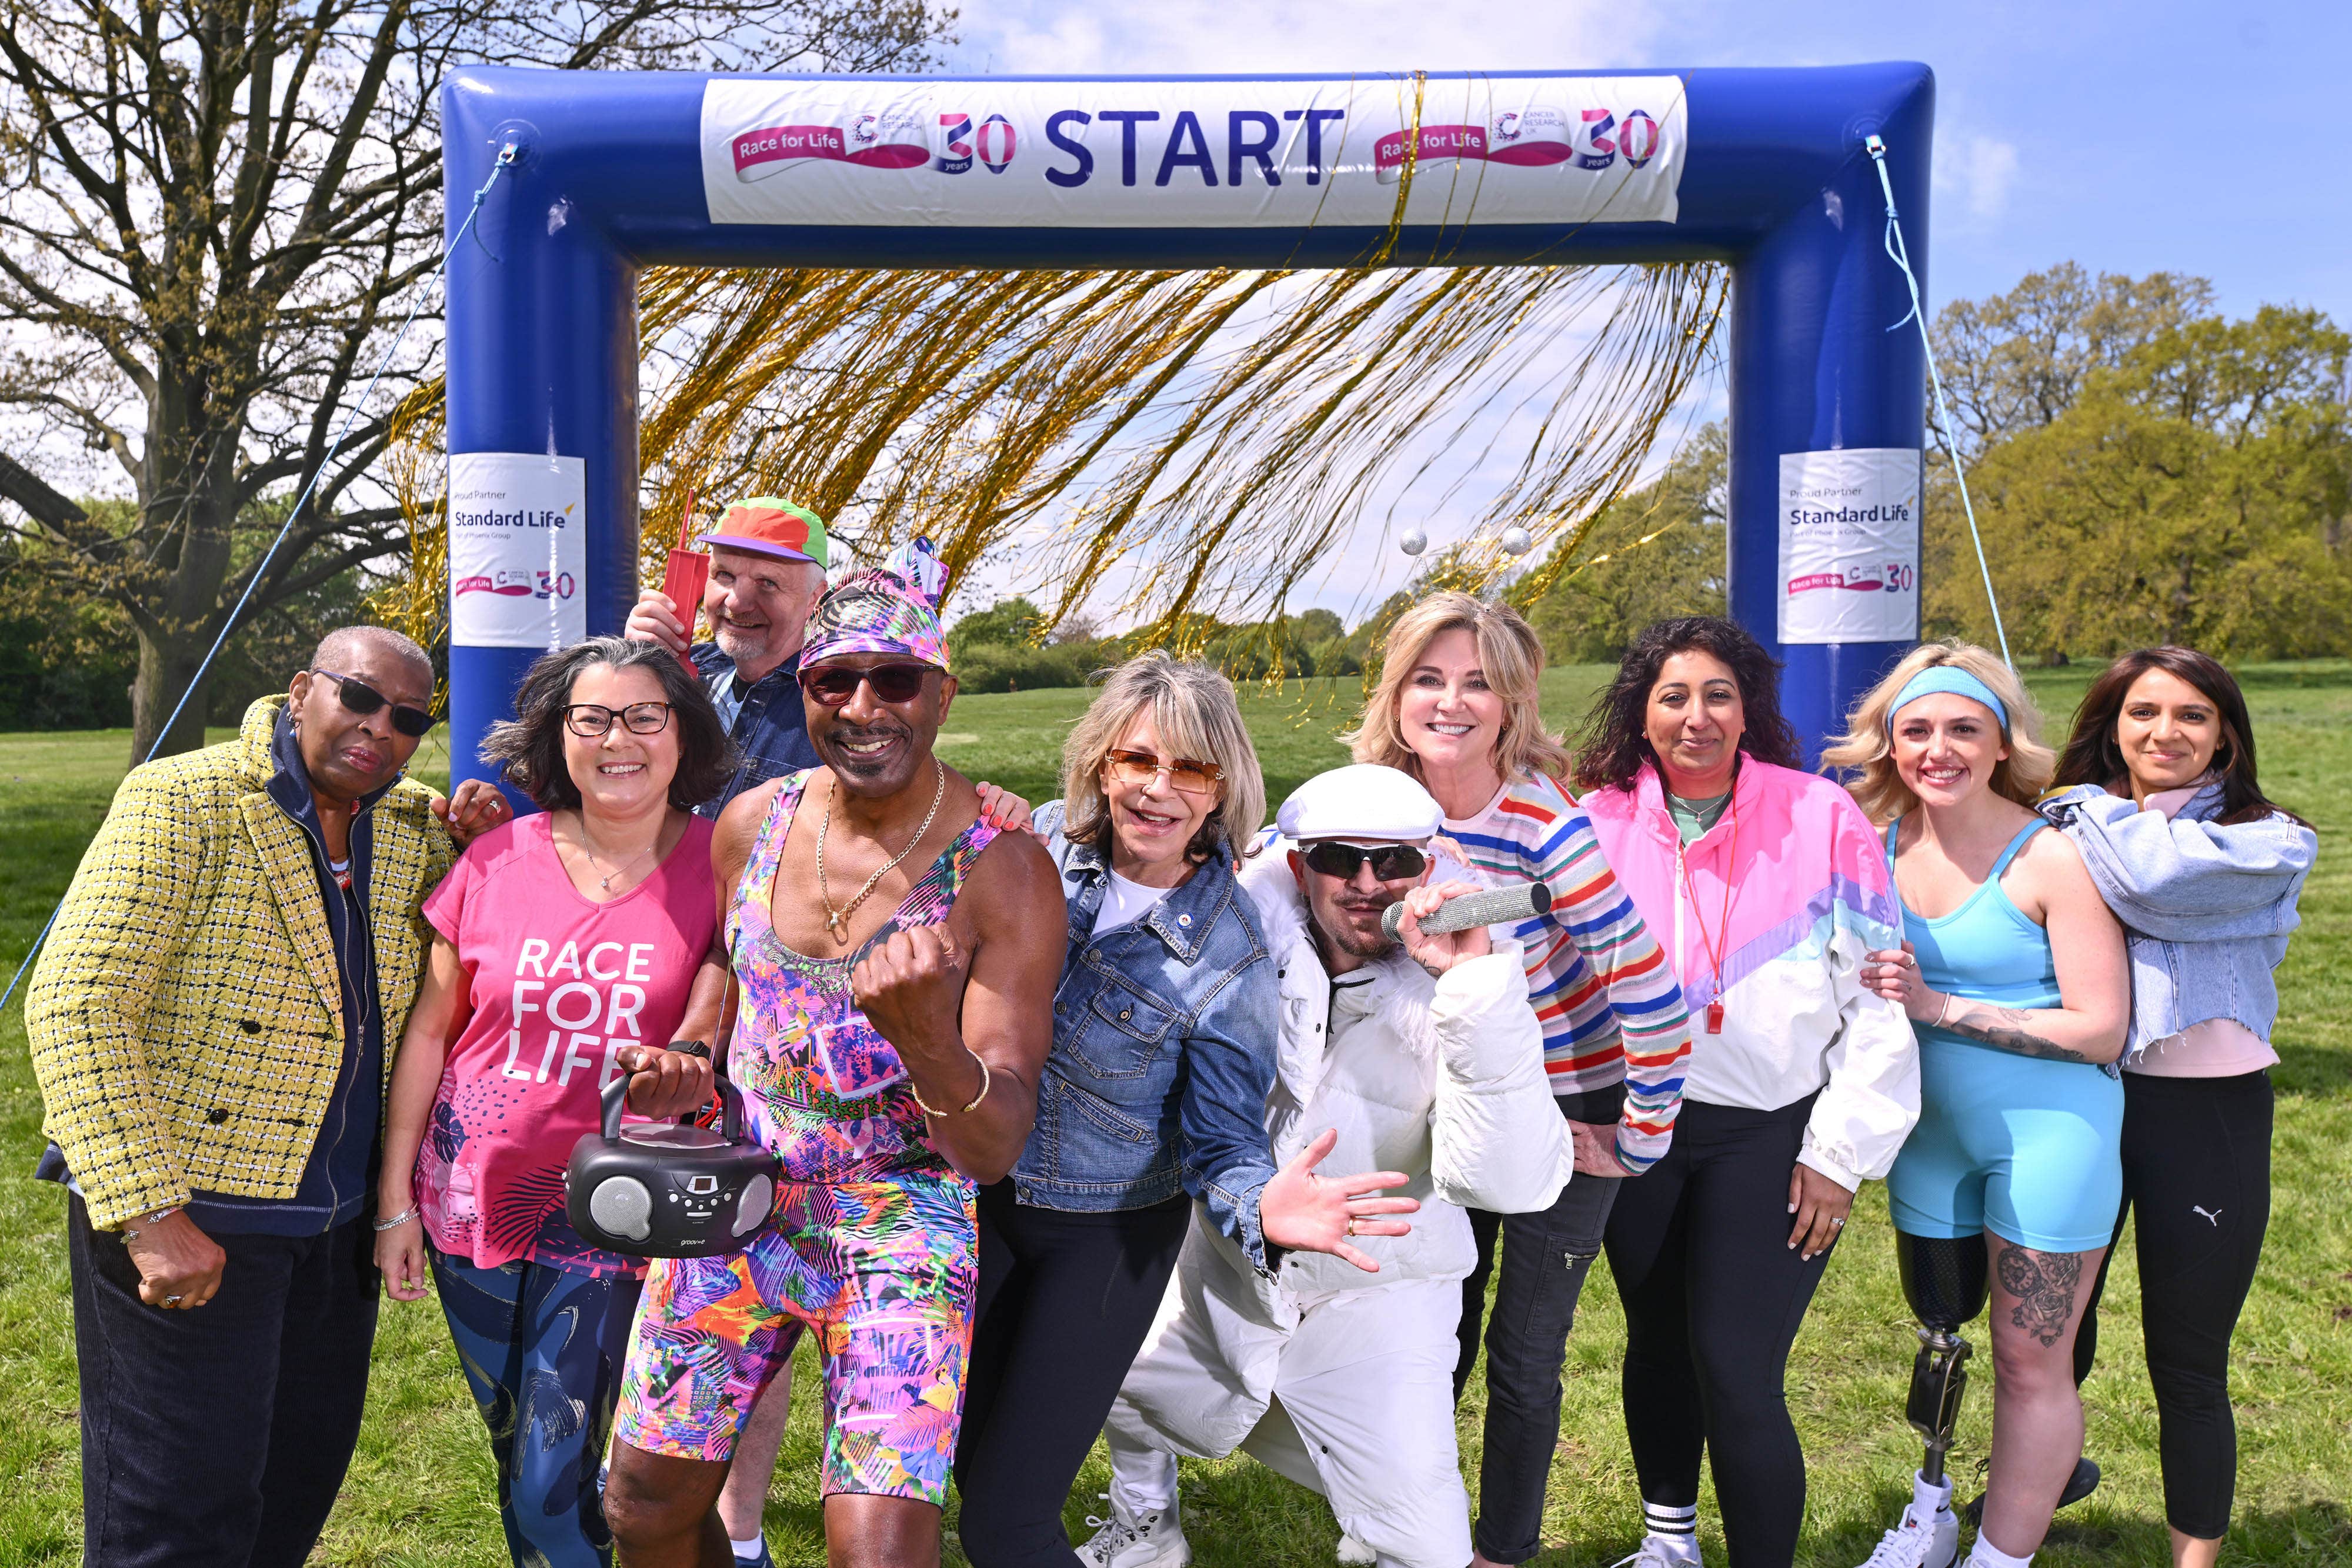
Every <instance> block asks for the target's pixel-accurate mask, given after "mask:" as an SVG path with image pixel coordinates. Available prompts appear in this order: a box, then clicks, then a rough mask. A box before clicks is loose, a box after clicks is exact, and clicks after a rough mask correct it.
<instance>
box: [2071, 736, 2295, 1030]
mask: <svg viewBox="0 0 2352 1568" xmlns="http://www.w3.org/2000/svg"><path fill="white" fill-rule="evenodd" d="M2220 811H2221V785H2220V784H2218V783H2217V784H2207V785H2206V786H2205V787H2204V788H2203V789H2201V790H2200V791H2198V793H2197V794H2196V795H2195V796H2194V797H2192V798H2191V799H2190V800H2189V804H2188V805H2184V806H2182V807H2181V808H2180V810H2179V813H2178V814H2177V815H2176V816H2172V817H2171V818H2169V819H2167V817H2166V816H2165V815H2164V814H2163V813H2162V812H2160V811H2144V810H2142V809H2141V808H2140V807H2139V806H2138V805H2135V804H2134V803H2133V802H2132V800H2131V799H2130V798H2129V797H2128V796H2124V795H2109V794H2108V793H2107V792H2106V791H2105V790H2103V789H2100V788H2097V787H2096V786H2095V785H2092V784H2077V785H2075V786H2074V788H2072V789H2069V790H2066V791H2064V792H2063V793H2061V794H2059V795H2053V796H2052V797H2051V798H2049V799H2048V800H2045V801H2043V802H2042V815H2044V816H2047V817H2049V818H2050V820H2051V821H2052V822H2053V823H2054V824H2056V825H2057V826H2058V827H2059V829H2060V830H2061V831H2063V833H2064V834H2065V835H2066V837H2068V838H2069V839H2071V840H2073V841H2074V847H2075V848H2076V849H2078V850H2080V851H2081V852H2082V856H2083V864H2084V866H2086V867H2088V868H2090V872H2091V879H2092V880H2093V881H2095V882H2096V883H2097V884H2098V888H2099V893H2100V895H2101V896H2102V897H2103V898H2105V900H2106V901H2107V908H2108V909H2110V910H2114V911H2115V916H2116V919H2117V920H2118V921H2122V922H2123V925H2124V929H2125V932H2126V935H2127V936H2128V938H2129V941H2130V948H2131V974H2132V1019H2131V1042H2130V1044H2129V1046H2128V1047H2126V1050H2125V1053H2124V1060H2125V1062H2126V1063H2129V1062H2130V1061H2132V1060H2133V1059H2134V1058H2137V1057H2138V1056H2139V1055H2140V1053H2141V1052H2143V1051H2145V1050H2146V1049H2147V1047H2148V1046H2149V1045H2150V1044H2151V1043H2153V1042H2154V1041H2157V1040H2161V1039H2165V1038H2168V1037H2170V1036H2173V1035H2177V1034H2179V1033H2180V1032H2181V1031H2182V1030H2184V1029H2186V1028H2188V1027H2189V1026H2190V1025H2191V1024H2197V1023H2202V1022H2203V1021H2204V1020H2206V1019H2208V1018H2232V1019H2235V1020H2236V1021H2237V1022H2239V1023H2240V1024H2242V1025H2244V1026H2246V1027H2247V1028H2249V1029H2251V1030H2252V1031H2253V1033H2254V1035H2255V1036H2256V1037H2257V1038H2260V1039H2262V1040H2263V1041H2265V1042H2267V1041H2268V1040H2269V1039H2270V1037H2271V1030H2272V1028H2273V1026H2274V1025H2275V1024H2276V1023H2277V1021H2278V987H2277V985H2276V984H2274V983H2273V980H2272V978H2271V972H2272V971H2273V969H2276V968H2277V967H2278V964H2279V961H2280V960H2281V959H2283V958H2284V957H2285V956H2286V939H2287V933H2288V932H2290V931H2294V928H2295V927H2296V926H2298V925H2300V924H2302V923H2303V917H2302V916H2301V915H2299V914H2297V913H2296V912H2295V900H2296V898H2297V897H2298V896H2299V895H2300V894H2301V893H2302V891H2303V881H2304V879H2305V877H2307V876H2309V875H2310V874H2311V864H2312V860H2313V858H2314V857H2315V856H2316V855H2317V853H2318V850H2319V837H2318V835H2316V834H2315V833H2314V832H2312V830H2311V829H2310V828H2308V827H2305V826H2303V825H2302V824H2301V823H2299V822H2296V821H2294V819H2292V818H2290V817H2288V816H2284V815H2275V816H2270V817H2267V818H2265V819H2263V821H2260V822H2241V823H2232V824H2231V825H2229V826H2222V825H2221V824H2219V823H2217V822H2214V821H2213V820H2212V818H2213V817H2214V816H2216V815H2217V814H2219V812H2220Z"/></svg>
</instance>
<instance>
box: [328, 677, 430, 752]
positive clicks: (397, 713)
mask: <svg viewBox="0 0 2352 1568" xmlns="http://www.w3.org/2000/svg"><path fill="white" fill-rule="evenodd" d="M307 673H309V674H311V675H323V676H325V677H326V678H327V679H329V680H331V681H333V682H334V683H335V695H336V696H338V697H340V698H341V699H342V700H343V706H344V707H345V708H348V709H350V710H352V712H354V713H359V714H363V715H364V714H368V713H373V712H374V711H375V710H377V709H379V708H382V707H384V706H385V705H386V704H390V706H391V708H392V727H393V728H394V729H395V730H397V731H400V732H401V733H402V734H404V735H405V736H407V737H408V738H409V739H410V740H412V741H414V740H416V739H418V738H419V737H421V736H422V735H423V734H424V733H425V731H427V730H430V729H431V728H433V725H434V722H435V720H434V718H433V715H432V714H431V713H430V712H428V711H426V710H425V709H422V708H411V707H410V706H409V705H408V704H407V703H405V702H394V701H393V700H392V699H391V698H389V697H386V696H385V695H384V694H383V692H381V691H378V690H377V689H375V688H374V687H373V686H370V685H369V684H368V683H367V682H366V681H364V680H362V679H360V678H359V677H358V676H356V675H338V674H336V673H335V672H334V671H333V670H331V669H320V668H318V667H316V666H315V665H314V666H312V667H311V668H310V670H309V671H308V672H307Z"/></svg>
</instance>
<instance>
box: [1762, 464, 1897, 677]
mask: <svg viewBox="0 0 2352 1568" xmlns="http://www.w3.org/2000/svg"><path fill="white" fill-rule="evenodd" d="M1920 464H1921V454H1920V452H1919V450H1918V449H1917V448H1916V447H1847V448H1844V449H1843V450H1840V451H1834V452H1787V453H1783V454H1782V455H1781V458H1780V640H1781V641H1782V642H1784V643H1850V642H1856V643H1859V642H1908V641H1910V640H1912V639H1913V638H1915V637H1917V636H1918V635H1919V479H1920V473H1921V468H1920Z"/></svg>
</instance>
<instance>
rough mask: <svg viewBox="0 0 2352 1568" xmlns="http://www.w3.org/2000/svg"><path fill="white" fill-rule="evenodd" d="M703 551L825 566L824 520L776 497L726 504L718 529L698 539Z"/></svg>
mask: <svg viewBox="0 0 2352 1568" xmlns="http://www.w3.org/2000/svg"><path fill="white" fill-rule="evenodd" d="M701 544H702V547H703V548H704V549H705V550H711V549H718V550H748V551H751V552H753V553H754V554H759V555H773V556H777V557H779V558H781V559H782V560H785V561H814V562H815V563H817V564H818V565H820V566H823V565H824V564H826V562H825V542H824V519H823V518H821V517H819V516H817V514H816V513H814V512H813V511H811V510H809V509H808V508H806V507H804V506H800V505H797V504H795V503H793V502H792V501H788V500H782V499H780V498H779V497H776V496H746V497H744V498H743V499H742V500H738V501H730V502H729V503H728V504H727V511H726V515H725V516H723V517H721V518H720V519H719V526H718V527H716V528H714V529H712V530H711V531H709V532H708V533H706V534H704V535H703V536H702V539H701Z"/></svg>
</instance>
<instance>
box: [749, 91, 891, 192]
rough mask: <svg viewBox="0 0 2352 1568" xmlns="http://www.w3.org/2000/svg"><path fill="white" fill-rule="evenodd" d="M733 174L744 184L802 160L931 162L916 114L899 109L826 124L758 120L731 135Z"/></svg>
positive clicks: (880, 164) (881, 164)
mask: <svg viewBox="0 0 2352 1568" xmlns="http://www.w3.org/2000/svg"><path fill="white" fill-rule="evenodd" d="M730 150H731V151H732V152H733V153H734V157H735V177H736V178H737V179H739V180H740V181H742V182H743V183H744V184H751V183H752V182H753V181H757V180H764V179H767V178H768V177H769V176H770V175H772V174H781V173H782V172H783V171H784V170H785V169H788V168H790V167H792V166H793V164H795V163H800V162H801V161H803V160H804V159H817V160H821V161H823V162H825V163H850V164H854V165H856V166H857V167H860V168H866V169H913V168H919V167H920V166H922V165H923V164H925V163H929V162H930V161H931V147H930V138H929V135H928V134H927V133H926V132H925V130H924V128H923V125H922V122H921V121H920V119H919V117H918V116H916V115H915V114H913V113H911V112H909V111H908V110H900V109H883V110H869V111H866V112H864V113H859V114H852V115H846V116H845V117H844V118H843V120H842V121H839V122H836V123H835V124H830V125H763V126H761V127H760V128H759V129H757V130H754V131H745V132H739V133H738V134H737V135H736V136H734V137H733V138H732V139H731V142H730Z"/></svg>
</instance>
